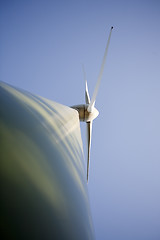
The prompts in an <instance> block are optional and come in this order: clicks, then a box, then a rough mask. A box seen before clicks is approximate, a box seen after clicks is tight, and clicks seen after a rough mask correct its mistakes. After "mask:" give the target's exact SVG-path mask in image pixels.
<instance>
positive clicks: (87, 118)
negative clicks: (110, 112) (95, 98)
mask: <svg viewBox="0 0 160 240" xmlns="http://www.w3.org/2000/svg"><path fill="white" fill-rule="evenodd" d="M72 108H74V109H75V110H77V111H78V113H79V120H80V121H82V122H91V121H93V120H94V119H95V118H96V117H97V116H98V115H99V112H98V110H97V109H96V108H95V107H93V109H92V111H91V112H88V104H82V105H75V106H72Z"/></svg>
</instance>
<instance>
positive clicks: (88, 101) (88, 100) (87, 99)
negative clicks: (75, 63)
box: [82, 65, 90, 104]
mask: <svg viewBox="0 0 160 240" xmlns="http://www.w3.org/2000/svg"><path fill="white" fill-rule="evenodd" d="M82 67H83V75H84V80H85V85H86V86H85V101H86V104H89V103H90V97H89V92H88V85H87V79H86V72H85V69H84V66H83V65H82Z"/></svg>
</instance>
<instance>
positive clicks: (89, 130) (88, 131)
mask: <svg viewBox="0 0 160 240" xmlns="http://www.w3.org/2000/svg"><path fill="white" fill-rule="evenodd" d="M91 138H92V121H91V122H87V143H88V146H87V182H88V177H89V161H90V149H91Z"/></svg>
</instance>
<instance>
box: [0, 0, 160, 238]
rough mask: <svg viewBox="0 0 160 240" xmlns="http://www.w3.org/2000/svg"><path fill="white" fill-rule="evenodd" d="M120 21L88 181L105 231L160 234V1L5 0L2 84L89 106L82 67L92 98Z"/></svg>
mask: <svg viewBox="0 0 160 240" xmlns="http://www.w3.org/2000/svg"><path fill="white" fill-rule="evenodd" d="M112 25H113V26H114V29H113V32H112V37H111V42H110V47H109V53H108V58H107V63H106V66H105V71H104V75H103V79H102V82H101V86H100V90H99V94H98V96H97V102H96V107H97V108H98V110H99V112H100V115H99V116H98V118H97V119H96V120H95V121H94V125H93V139H92V149H91V168H90V176H89V177H90V178H89V184H88V188H89V196H90V202H91V210H92V216H93V222H94V227H95V233H96V237H97V240H103V239H104V240H105V239H109V240H135V239H136V240H159V239H160V1H158V0H150V1H147V0H146V1H143V0H138V1H137V0H135V1H129V0H128V1H121V0H119V1H118V0H117V1H115V0H112V1H111V0H108V1H107V0H106V1H103V0H97V1H94V0H92V1H87V0H86V1H84V0H81V1H76V0H75V1H70V0H68V1H61V0H59V1H51V0H50V1H49V0H46V1H38V0H37V1H36V0H27V1H23V0H22V1H18V0H17V1H16V0H12V1H9V0H8V1H6V0H4V1H3V0H1V2H0V80H2V81H4V82H7V83H10V84H12V85H14V86H18V87H20V88H23V89H25V90H28V91H30V92H32V93H35V94H38V95H41V96H43V97H46V98H49V99H51V100H54V101H57V102H59V103H62V104H65V105H69V106H70V105H74V104H80V103H83V102H84V80H83V74H82V67H81V64H82V63H83V64H84V65H85V69H86V74H87V79H88V85H89V90H90V94H91V95H92V92H93V89H94V86H95V83H96V80H97V76H98V72H99V69H100V65H101V61H102V57H103V54H104V49H105V45H106V41H107V38H108V34H109V30H110V27H111V26H112ZM81 125H82V132H83V134H82V135H83V139H84V138H85V134H84V133H85V126H84V125H85V124H81ZM84 140H85V139H84ZM84 147H85V142H84Z"/></svg>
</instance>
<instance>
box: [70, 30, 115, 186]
mask: <svg viewBox="0 0 160 240" xmlns="http://www.w3.org/2000/svg"><path fill="white" fill-rule="evenodd" d="M112 29H113V27H111V29H110V33H109V37H108V41H107V45H106V48H105V52H104V56H103V60H102V64H101V68H100V72H99V75H98V80H97V83H96V86H95V89H94V92H93V96H92V98H91V100H90V96H89V91H88V85H87V79H86V76H85V71H84V67H83V72H84V79H85V104H81V105H75V106H72V108H74V109H75V110H77V111H78V113H79V120H80V121H82V122H86V124H87V145H88V146H87V182H88V177H89V161H90V148H91V137H92V122H93V120H94V119H95V118H96V117H97V116H98V115H99V112H98V110H97V109H96V108H95V101H96V97H97V93H98V89H99V85H100V82H101V79H102V74H103V71H104V65H105V62H106V58H107V53H108V47H109V43H110V39H111V33H112Z"/></svg>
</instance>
